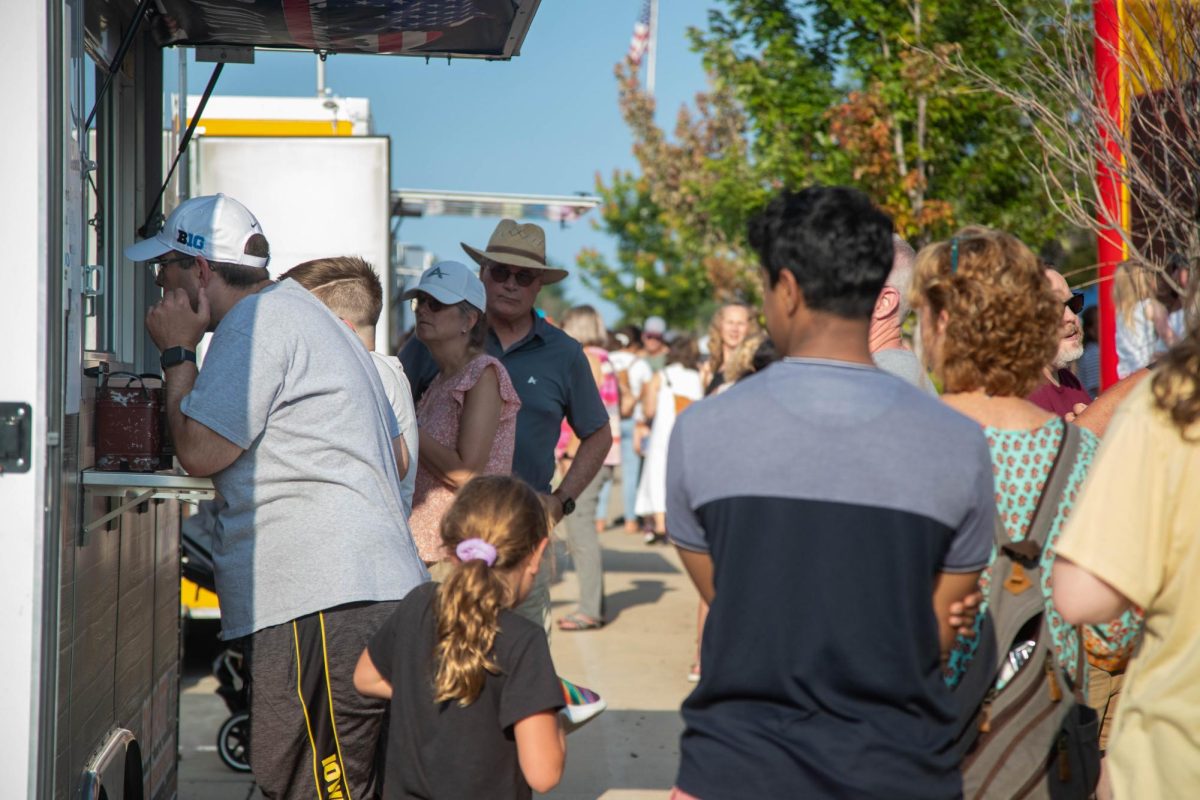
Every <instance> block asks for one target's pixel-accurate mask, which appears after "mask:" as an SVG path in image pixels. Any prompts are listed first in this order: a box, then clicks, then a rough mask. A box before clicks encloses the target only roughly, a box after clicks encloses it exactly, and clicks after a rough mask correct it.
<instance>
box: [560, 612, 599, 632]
mask: <svg viewBox="0 0 1200 800" xmlns="http://www.w3.org/2000/svg"><path fill="white" fill-rule="evenodd" d="M603 627H604V621H603V620H598V619H592V618H591V617H589V616H588V615H587V614H581V613H580V612H578V611H576V612H575V613H573V614H568V615H567V616H565V617H563V618H562V619H560V620H559V621H558V629H559V630H560V631H594V630H596V629H597V628H603Z"/></svg>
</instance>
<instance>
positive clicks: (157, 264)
mask: <svg viewBox="0 0 1200 800" xmlns="http://www.w3.org/2000/svg"><path fill="white" fill-rule="evenodd" d="M191 260H192V257H191V256H183V257H181V258H160V259H157V260H155V261H147V262H146V266H148V267H149V268H150V271H151V272H153V273H154V277H155V278H157V277H158V276H159V275H161V274H162V271H163V268H164V267H166V266H168V265H170V264H183V263H185V262H188V261H191Z"/></svg>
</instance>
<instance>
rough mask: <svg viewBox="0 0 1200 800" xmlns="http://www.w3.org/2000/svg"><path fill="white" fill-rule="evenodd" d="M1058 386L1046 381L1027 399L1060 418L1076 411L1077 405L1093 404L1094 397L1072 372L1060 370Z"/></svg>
mask: <svg viewBox="0 0 1200 800" xmlns="http://www.w3.org/2000/svg"><path fill="white" fill-rule="evenodd" d="M1058 384H1059V385H1058V386H1055V385H1054V384H1053V383H1051V382H1050V381H1044V382H1043V383H1042V385H1041V386H1039V387H1038V388H1037V389H1034V391H1033V394H1031V395H1029V397H1027V398H1025V399H1026V400H1028V401H1029V402H1031V403H1033V404H1034V405H1035V406H1037V407H1038V408H1044V409H1046V410H1047V411H1049V412H1051V413H1052V414H1057V415H1058V416H1060V417H1064V416H1066V415H1067V414H1068V413H1070V412H1071V411H1074V410H1075V404H1076V403H1083V404H1084V405H1087V404H1088V403H1090V402H1092V396H1091V395H1090V394H1088V393H1087V389H1084V388H1083V384H1082V383H1080V382H1079V378H1076V377H1075V373H1074V372H1071V370H1069V369H1060V370H1059V371H1058Z"/></svg>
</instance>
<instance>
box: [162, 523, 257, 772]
mask: <svg viewBox="0 0 1200 800" xmlns="http://www.w3.org/2000/svg"><path fill="white" fill-rule="evenodd" d="M215 515H216V508H215V507H214V504H213V503H211V502H208V501H206V502H203V503H201V504H200V509H199V511H198V512H197V513H196V514H194V515H193V516H191V517H189V518H188V519H187V520H186V521H185V522H184V524H183V530H182V531H181V532H180V535H179V546H180V550H181V553H182V570H183V577H185V578H187V579H188V580H190V581H192V582H194V583H195V584H196V585H197V586H199V587H201V588H203V589H207V590H208V591H210V592H215V591H216V582H215V580H214V578H213V575H214V573H213V561H212V546H211V544H210V542H211V540H212V537H211V533H210V530H211V527H210V526H211V523H212V521H213V519H214V518H215ZM243 670H244V658H243V656H242V651H241V649H240V648H239V647H238V646H237V645H231V646H229V647H226V648H225V649H224V650H222V651H221V653H220V654H219V655H218V656H217V657H216V659H215V660H214V661H213V665H212V672H213V676H214V677H215V678H216V679H217V682H218V684H219V685H218V686H217V694H218V695H220V697H221V699H222V700H224V701H225V705H226V706H228V707H229V713H230V717H229V719H227V720H225V722H224V723H223V724H222V725H221V729H220V731H219V732H218V733H217V755H219V756H220V757H221V761H223V762H225V766H227V767H229V768H230V769H232V770H234V771H236V772H249V771H250V698H249V696H248V692H247V690H246V676H245V672H244V671H243Z"/></svg>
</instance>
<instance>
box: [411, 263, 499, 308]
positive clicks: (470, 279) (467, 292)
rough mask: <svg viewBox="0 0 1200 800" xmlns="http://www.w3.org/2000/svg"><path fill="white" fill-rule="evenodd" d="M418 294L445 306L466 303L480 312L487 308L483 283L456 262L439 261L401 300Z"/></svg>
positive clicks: (470, 271)
mask: <svg viewBox="0 0 1200 800" xmlns="http://www.w3.org/2000/svg"><path fill="white" fill-rule="evenodd" d="M418 294H427V295H429V296H430V297H432V298H433V299H434V300H437V301H438V302H440V303H445V304H446V305H454V304H455V303H461V302H462V301H464V300H465V301H467V302H468V303H470V304H471V305H473V306H474V307H475V308H477V309H479V310H480V311H484V310H486V308H487V294H486V293H485V292H484V290H483V281H481V280H479V276H478V275H476V274H475V273H474V271H472V270H471V268H470V267H468V266H467V265H466V264H463V263H460V262H458V261H439V262H437V263H436V264H434V265H433V266H432V267H430V268H429V269H427V270H425V271H424V272H423V273H421V282H420V283H418V284H417V285H416V286H414V287H413V288H411V289H409V290H408V291H407V292H405V293H404V294H403V295H402V296H401V299H402V300H411V299H413V298H414V297H416V296H417V295H418Z"/></svg>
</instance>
